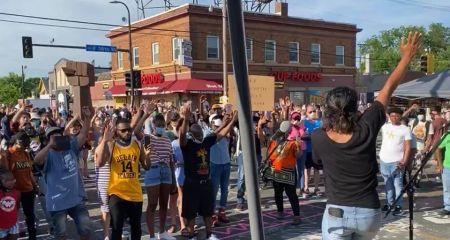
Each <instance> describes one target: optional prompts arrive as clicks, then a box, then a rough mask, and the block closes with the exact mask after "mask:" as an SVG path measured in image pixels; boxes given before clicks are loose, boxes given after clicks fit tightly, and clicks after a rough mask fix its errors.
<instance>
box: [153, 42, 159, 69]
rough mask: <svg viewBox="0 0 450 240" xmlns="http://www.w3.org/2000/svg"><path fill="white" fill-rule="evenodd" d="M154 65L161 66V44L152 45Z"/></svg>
mask: <svg viewBox="0 0 450 240" xmlns="http://www.w3.org/2000/svg"><path fill="white" fill-rule="evenodd" d="M152 63H153V65H157V64H159V43H157V42H155V43H152Z"/></svg>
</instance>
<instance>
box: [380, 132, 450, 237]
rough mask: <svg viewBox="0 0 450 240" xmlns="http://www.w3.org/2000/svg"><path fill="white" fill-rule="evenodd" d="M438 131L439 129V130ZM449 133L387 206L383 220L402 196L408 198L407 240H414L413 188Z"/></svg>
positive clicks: (428, 154)
mask: <svg viewBox="0 0 450 240" xmlns="http://www.w3.org/2000/svg"><path fill="white" fill-rule="evenodd" d="M445 127H447V125H444V126H442V128H445ZM442 128H441V129H442ZM439 130H440V129H439ZM448 134H449V132H446V133H444V135H443V136H442V137H441V139H439V141H438V142H437V143H436V144H434V145H433V147H432V148H431V150H430V151H428V152H427V153H426V154H425V155H424V156H423V157H422V165H421V166H420V168H419V169H418V170H417V171H416V172H415V174H414V175H413V177H412V178H411V179H410V180H409V181H408V183H407V184H406V186H404V187H403V189H402V191H401V193H400V195H399V196H397V198H396V199H395V201H394V203H393V204H392V205H391V206H389V209H388V210H387V212H386V215H385V216H384V217H385V218H386V217H387V216H388V215H389V214H390V213H391V212H392V208H393V206H396V205H397V203H398V201H399V200H400V197H401V196H403V194H404V193H405V192H406V194H407V196H408V208H409V239H410V240H412V239H413V238H414V222H413V220H414V192H415V191H416V189H415V186H416V183H417V181H418V177H419V175H420V174H421V173H422V170H423V168H424V167H425V165H426V164H427V163H428V161H429V160H430V158H431V156H432V155H433V153H434V152H435V151H436V150H437V149H438V147H439V145H441V143H442V142H443V141H444V139H445V138H446V137H447V135H448Z"/></svg>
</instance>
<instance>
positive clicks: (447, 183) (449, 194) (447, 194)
mask: <svg viewBox="0 0 450 240" xmlns="http://www.w3.org/2000/svg"><path fill="white" fill-rule="evenodd" d="M442 186H443V188H444V208H445V210H447V211H450V168H445V167H444V169H443V170H442Z"/></svg>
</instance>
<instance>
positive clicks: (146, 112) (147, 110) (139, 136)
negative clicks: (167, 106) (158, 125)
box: [133, 102, 156, 141]
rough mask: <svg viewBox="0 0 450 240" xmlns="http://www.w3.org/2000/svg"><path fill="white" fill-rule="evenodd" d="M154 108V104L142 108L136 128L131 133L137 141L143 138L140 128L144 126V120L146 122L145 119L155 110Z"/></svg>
mask: <svg viewBox="0 0 450 240" xmlns="http://www.w3.org/2000/svg"><path fill="white" fill-rule="evenodd" d="M155 107H156V105H155V103H154V102H150V103H147V104H145V105H144V107H143V108H142V111H143V113H142V114H139V115H140V117H139V119H138V121H137V123H136V126H134V127H133V133H134V135H135V136H136V138H137V139H138V140H139V141H140V140H142V139H143V138H144V134H143V133H142V126H144V123H145V120H147V118H148V117H150V115H151V114H152V112H153V111H154V110H155Z"/></svg>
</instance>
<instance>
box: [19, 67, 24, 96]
mask: <svg viewBox="0 0 450 240" xmlns="http://www.w3.org/2000/svg"><path fill="white" fill-rule="evenodd" d="M23 68H24V66H23V65H22V87H21V88H20V95H22V101H23V104H25V91H24V87H25V73H24V71H23Z"/></svg>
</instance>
